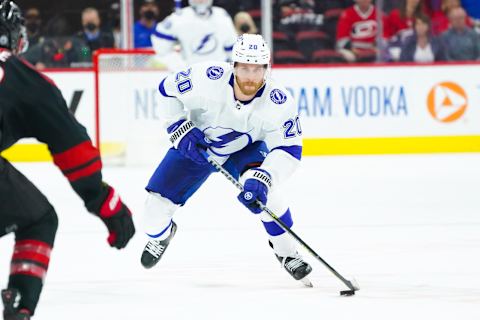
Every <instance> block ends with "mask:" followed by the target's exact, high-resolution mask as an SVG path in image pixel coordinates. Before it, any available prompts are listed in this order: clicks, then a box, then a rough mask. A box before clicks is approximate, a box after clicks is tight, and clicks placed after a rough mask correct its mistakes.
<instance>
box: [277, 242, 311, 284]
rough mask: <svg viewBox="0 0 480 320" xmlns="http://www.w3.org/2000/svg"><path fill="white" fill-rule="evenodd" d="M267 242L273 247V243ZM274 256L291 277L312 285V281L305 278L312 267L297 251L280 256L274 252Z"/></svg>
mask: <svg viewBox="0 0 480 320" xmlns="http://www.w3.org/2000/svg"><path fill="white" fill-rule="evenodd" d="M269 244H270V247H272V249H273V245H272V243H271V242H270V241H269ZM275 256H276V257H277V259H278V261H279V262H280V264H281V265H282V267H284V268H285V270H287V272H288V273H289V274H290V275H291V276H292V277H293V279H295V280H299V281H301V282H302V283H303V284H304V285H305V286H307V287H313V285H312V283H311V282H310V280H309V279H308V278H307V276H308V275H309V274H310V272H312V267H311V266H310V265H309V264H308V263H307V262H306V261H305V260H303V258H302V257H301V256H300V255H299V254H298V253H295V255H294V256H291V257H280V256H279V255H277V254H276V253H275Z"/></svg>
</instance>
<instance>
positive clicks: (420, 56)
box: [400, 14, 447, 63]
mask: <svg viewBox="0 0 480 320" xmlns="http://www.w3.org/2000/svg"><path fill="white" fill-rule="evenodd" d="M414 29H415V33H414V34H413V35H411V36H409V37H407V38H406V39H405V41H404V43H403V46H402V53H401V55H400V61H402V62H410V61H412V62H418V63H428V62H435V61H445V60H447V56H446V52H445V47H444V46H443V44H442V42H441V41H440V40H439V39H437V38H436V37H434V36H432V34H431V30H430V18H429V17H427V16H426V15H423V14H420V15H418V16H417V17H416V18H415V21H414Z"/></svg>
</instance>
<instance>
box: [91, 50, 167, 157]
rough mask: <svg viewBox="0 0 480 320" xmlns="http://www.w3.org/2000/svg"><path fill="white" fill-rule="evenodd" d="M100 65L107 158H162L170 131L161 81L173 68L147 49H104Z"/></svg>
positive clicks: (101, 132) (98, 91)
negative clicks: (167, 68) (162, 109)
mask: <svg viewBox="0 0 480 320" xmlns="http://www.w3.org/2000/svg"><path fill="white" fill-rule="evenodd" d="M95 70H96V75H97V83H98V85H97V89H96V93H95V94H96V95H97V105H98V112H99V128H98V130H99V131H98V132H99V138H100V148H101V151H102V156H103V158H104V162H105V163H106V164H120V165H124V164H126V165H130V164H148V163H152V162H156V161H158V159H159V157H160V156H161V154H162V152H163V151H164V149H165V146H166V136H165V134H164V128H163V123H162V121H161V119H160V115H159V108H160V105H159V103H158V102H157V101H158V100H157V98H158V96H157V95H158V92H157V87H158V84H159V82H160V81H161V80H162V79H163V78H164V77H165V76H166V75H167V74H168V73H167V71H165V69H164V68H163V67H162V66H161V65H159V64H157V63H156V59H155V56H154V55H153V54H152V53H151V52H145V51H108V52H104V53H99V54H98V59H96V61H95Z"/></svg>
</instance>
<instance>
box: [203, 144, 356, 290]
mask: <svg viewBox="0 0 480 320" xmlns="http://www.w3.org/2000/svg"><path fill="white" fill-rule="evenodd" d="M203 155H204V156H205V158H206V159H207V161H208V162H209V163H210V164H211V165H212V166H214V167H215V169H217V170H218V171H219V172H220V173H221V174H223V175H224V176H225V177H226V178H227V179H228V180H230V182H232V183H233V184H234V185H235V186H236V187H237V189H239V190H240V191H243V185H242V184H241V183H240V182H238V180H237V179H235V178H234V177H233V176H232V175H231V174H230V173H229V172H228V171H227V170H225V168H224V167H223V166H222V165H221V164H219V163H218V162H217V161H216V160H215V159H214V158H213V157H212V156H210V155H209V154H208V153H207V152H205V151H204V152H203ZM257 204H258V205H259V207H260V209H262V210H263V211H265V212H266V213H267V214H268V215H269V216H270V217H272V219H273V221H275V223H276V224H277V225H278V226H279V227H280V228H282V229H283V230H284V231H285V232H287V233H288V234H290V235H291V236H292V237H293V238H294V239H295V240H296V241H297V242H298V243H300V244H301V245H302V246H303V247H304V248H305V249H306V250H307V251H308V252H309V253H310V254H311V255H312V256H314V257H315V258H316V259H317V260H318V261H320V262H321V263H322V264H323V265H324V266H325V267H326V268H327V269H328V270H330V272H331V273H333V274H334V275H335V276H336V277H337V278H338V279H340V281H342V282H343V283H344V284H345V285H346V286H347V287H348V288H349V289H350V290H343V291H340V295H343V296H351V295H354V294H355V291H357V290H360V287H359V286H358V284H356V283H354V282H355V281H353V280H352V281H350V280H347V279H345V278H344V277H343V276H342V275H341V274H340V273H338V272H337V271H336V270H335V269H334V268H333V267H332V266H330V265H329V264H328V263H327V262H326V261H325V260H323V259H322V257H320V255H318V253H316V252H315V251H314V250H313V249H312V248H311V247H310V246H309V245H308V244H306V243H305V241H303V240H302V239H301V238H300V237H299V236H297V234H296V233H295V232H293V231H292V229H290V228H289V227H288V226H287V225H286V224H285V223H284V222H283V221H282V220H280V218H279V217H278V216H277V215H276V214H275V213H273V212H272V210H270V209H269V208H268V207H267V206H265V205H264V204H263V203H261V202H260V201H258V200H257Z"/></svg>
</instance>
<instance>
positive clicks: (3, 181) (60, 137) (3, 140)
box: [0, 0, 135, 320]
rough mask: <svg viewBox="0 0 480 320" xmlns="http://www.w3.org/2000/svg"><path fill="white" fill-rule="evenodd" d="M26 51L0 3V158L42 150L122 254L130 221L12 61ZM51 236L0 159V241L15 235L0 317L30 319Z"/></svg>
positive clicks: (44, 91) (49, 99)
mask: <svg viewBox="0 0 480 320" xmlns="http://www.w3.org/2000/svg"><path fill="white" fill-rule="evenodd" d="M25 46H26V34H25V27H24V26H23V17H22V15H21V12H20V9H19V8H18V6H17V5H16V4H15V3H13V2H12V1H10V0H2V1H0V47H1V48H0V101H1V103H0V151H2V150H5V149H7V148H8V147H10V146H11V145H13V144H15V142H16V141H18V140H19V139H20V138H24V137H34V138H37V139H38V140H39V141H41V142H43V143H46V144H47V146H48V148H49V150H50V152H51V154H52V156H53V161H54V163H55V165H56V166H58V167H59V169H60V170H61V171H62V173H63V174H64V175H65V177H66V178H67V179H68V181H69V182H70V184H71V186H72V187H73V189H74V191H75V192H76V193H77V194H78V195H79V196H80V198H81V199H82V200H83V201H84V203H85V206H86V208H87V210H88V211H90V212H91V213H93V214H94V215H96V216H98V217H99V218H100V220H101V221H102V222H103V223H104V224H105V225H106V227H107V229H108V231H109V236H108V242H109V244H110V246H112V247H115V248H117V249H121V248H123V247H125V246H126V245H127V243H128V241H129V240H130V238H132V236H133V234H134V233H135V228H134V225H133V221H132V217H131V213H130V211H129V209H128V208H127V206H125V204H124V203H123V202H122V201H121V200H120V198H119V196H118V194H117V193H116V192H115V190H114V189H113V188H112V187H111V186H109V185H108V184H107V183H105V182H102V171H101V169H102V162H101V159H100V154H99V152H98V150H97V149H96V148H95V147H93V145H92V143H91V141H90V138H89V137H88V135H87V133H86V130H85V128H84V127H83V126H81V125H80V124H79V123H78V122H77V121H76V120H75V118H74V117H73V116H72V114H71V113H69V111H68V108H67V105H66V103H65V100H64V99H63V98H62V95H61V93H60V91H59V90H58V88H57V87H56V86H55V84H54V83H53V82H52V81H51V80H49V79H47V78H46V77H45V76H43V75H42V74H40V73H38V72H37V71H35V70H34V69H33V68H32V67H31V66H29V65H27V64H26V63H25V62H23V61H22V60H20V59H19V58H17V57H16V56H15V55H16V54H18V53H20V52H22V49H23V48H25ZM56 231H57V214H56V213H55V210H54V209H53V207H52V205H51V204H50V203H49V201H48V200H47V199H46V198H45V196H44V195H43V194H42V193H41V192H40V191H39V190H38V189H37V188H36V187H35V186H34V185H33V184H32V183H31V182H30V181H29V180H28V179H27V178H26V177H25V176H23V175H22V174H21V173H20V172H19V171H17V170H16V169H15V168H14V167H13V166H12V165H11V164H10V163H9V162H8V161H7V160H6V159H4V158H2V157H0V237H1V236H4V235H5V234H7V233H10V232H14V233H15V248H14V252H13V256H12V260H11V268H10V277H9V282H8V288H7V289H5V290H2V300H3V304H4V311H3V317H4V319H7V320H14V319H30V317H31V316H32V315H33V314H34V312H35V308H36V306H37V303H38V300H39V297H40V293H41V290H42V287H43V280H44V278H45V276H46V273H47V269H48V265H49V261H50V253H51V251H52V247H53V243H54V239H55V234H56Z"/></svg>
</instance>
